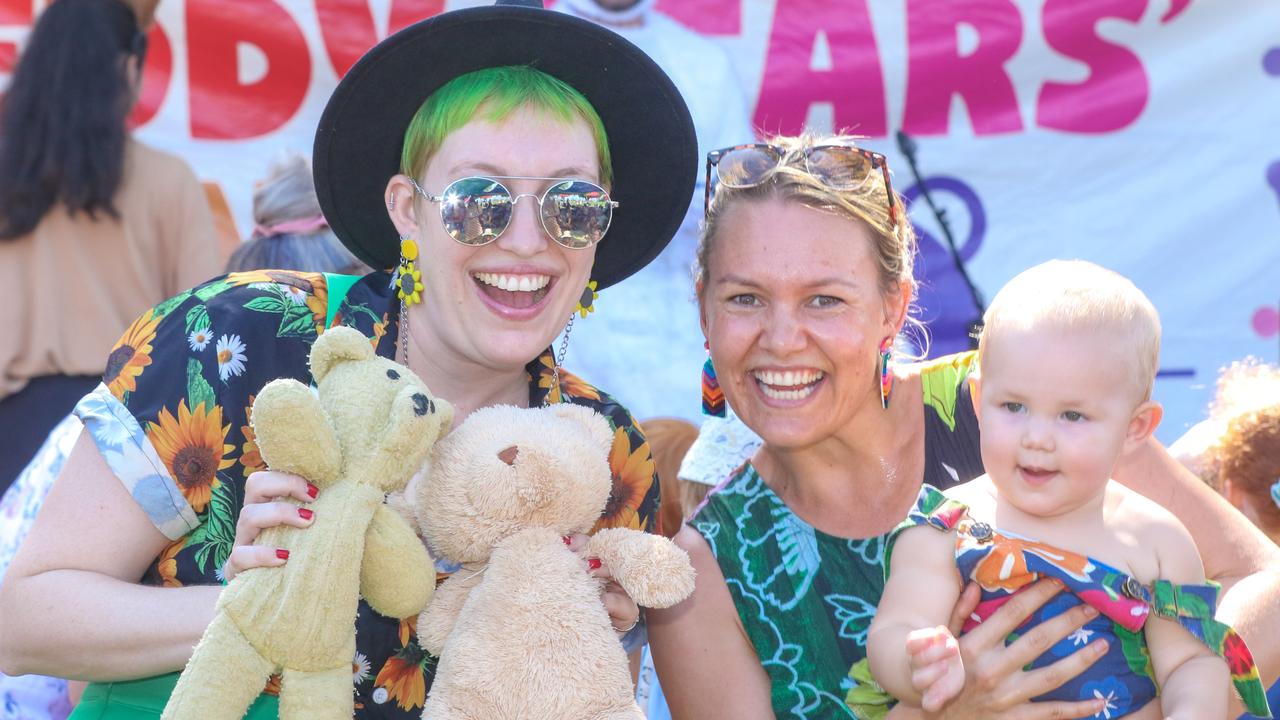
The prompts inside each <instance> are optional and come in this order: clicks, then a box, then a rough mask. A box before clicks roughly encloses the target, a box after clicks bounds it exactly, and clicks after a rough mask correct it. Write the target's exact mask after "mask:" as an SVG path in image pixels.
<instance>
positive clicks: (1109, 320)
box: [978, 260, 1160, 402]
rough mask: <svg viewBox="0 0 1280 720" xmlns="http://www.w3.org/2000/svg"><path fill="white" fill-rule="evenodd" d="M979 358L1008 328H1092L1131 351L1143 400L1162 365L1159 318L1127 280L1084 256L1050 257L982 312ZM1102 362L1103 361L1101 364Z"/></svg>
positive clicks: (1020, 276) (1002, 291) (1010, 284)
mask: <svg viewBox="0 0 1280 720" xmlns="http://www.w3.org/2000/svg"><path fill="white" fill-rule="evenodd" d="M982 322H983V329H982V336H981V338H980V339H979V341H978V358H979V361H978V362H979V366H981V362H982V357H983V355H984V354H985V352H986V351H987V348H988V347H989V345H990V343H991V342H992V338H996V337H999V334H1000V332H1001V331H1003V330H1008V329H1019V330H1026V329H1031V328H1035V329H1052V330H1089V331H1095V332H1102V333H1107V338H1108V342H1110V343H1112V344H1114V345H1118V346H1122V347H1123V349H1125V350H1127V352H1124V353H1123V355H1124V356H1125V357H1126V358H1129V359H1130V361H1131V362H1132V366H1131V375H1132V377H1133V381H1134V387H1135V388H1136V389H1138V390H1139V393H1138V395H1139V400H1138V402H1145V401H1147V400H1149V399H1150V398H1151V389H1152V385H1153V384H1154V383H1155V377H1156V370H1157V369H1158V368H1159V365H1160V316H1159V315H1158V314H1157V313H1156V309H1155V306H1154V305H1152V304H1151V301H1150V300H1148V299H1147V296H1146V295H1145V294H1143V292H1142V291H1141V290H1139V289H1138V288H1137V286H1136V285H1134V284H1133V282H1131V281H1130V280H1129V279H1128V278H1126V277H1124V276H1123V275H1121V274H1119V273H1117V272H1114V271H1112V270H1108V269H1106V268H1104V267H1101V266H1099V265H1095V264H1093V263H1091V262H1087V261H1084V260H1050V261H1048V262H1045V263H1041V264H1039V265H1036V266H1035V267H1033V268H1031V269H1029V270H1026V271H1024V272H1022V273H1019V274H1018V275H1017V276H1015V277H1014V278H1013V279H1012V280H1010V281H1009V282H1008V284H1006V285H1005V286H1004V287H1003V288H1001V289H1000V292H998V293H996V297H995V299H994V300H992V301H991V306H990V307H988V308H987V312H986V314H985V315H983V316H982ZM1101 361H1102V360H1099V362H1101Z"/></svg>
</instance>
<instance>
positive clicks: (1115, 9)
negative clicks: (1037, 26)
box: [1036, 0, 1150, 133]
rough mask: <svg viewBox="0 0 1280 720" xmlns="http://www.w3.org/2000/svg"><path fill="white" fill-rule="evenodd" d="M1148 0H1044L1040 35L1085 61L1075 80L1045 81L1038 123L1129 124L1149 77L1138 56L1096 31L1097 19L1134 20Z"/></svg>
mask: <svg viewBox="0 0 1280 720" xmlns="http://www.w3.org/2000/svg"><path fill="white" fill-rule="evenodd" d="M1146 9H1147V0H1045V4H1044V12H1043V24H1044V37H1045V40H1047V41H1048V43H1049V46H1050V47H1052V48H1053V49H1054V50H1056V51H1058V52H1060V53H1062V54H1063V55H1066V56H1067V57H1069V58H1072V59H1075V60H1079V61H1080V62H1083V63H1084V64H1086V65H1088V66H1089V77H1087V78H1085V80H1084V81H1083V82H1079V83H1059V82H1046V83H1045V84H1044V87H1042V88H1040V97H1039V99H1038V100H1037V101H1036V122H1037V124H1039V125H1040V126H1041V127H1046V128H1051V129H1053V130H1063V131H1065V132H1076V133H1107V132H1115V131H1116V130H1120V129H1123V128H1125V127H1127V126H1129V125H1131V124H1132V123H1133V122H1134V121H1136V120H1137V119H1138V116H1139V115H1141V114H1142V110H1143V108H1145V107H1146V106H1147V98H1148V96H1149V94H1150V83H1149V82H1148V80H1147V72H1146V69H1145V68H1143V67H1142V60H1141V59H1140V58H1139V57H1138V56H1137V55H1135V54H1134V53H1133V52H1132V51H1131V50H1129V49H1128V48H1124V47H1120V46H1119V45H1113V44H1112V43H1109V42H1107V41H1105V40H1103V39H1102V38H1100V37H1099V36H1098V33H1097V25H1098V21H1099V20H1102V19H1104V18H1119V19H1121V20H1128V21H1129V22H1137V21H1138V20H1139V19H1141V18H1142V15H1143V13H1144V12H1145V11H1146Z"/></svg>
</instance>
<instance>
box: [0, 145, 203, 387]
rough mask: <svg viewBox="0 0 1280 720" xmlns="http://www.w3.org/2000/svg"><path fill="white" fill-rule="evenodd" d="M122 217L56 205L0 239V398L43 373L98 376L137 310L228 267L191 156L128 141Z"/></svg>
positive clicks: (119, 197) (120, 196) (120, 201)
mask: <svg viewBox="0 0 1280 720" xmlns="http://www.w3.org/2000/svg"><path fill="white" fill-rule="evenodd" d="M115 205H116V209H117V210H119V212H120V219H119V220H114V219H112V218H111V217H110V216H108V215H105V214H103V213H98V218H97V220H91V219H90V218H89V217H88V215H86V214H85V213H77V214H76V215H75V216H74V217H72V216H70V215H68V213H67V212H66V211H65V210H64V209H62V208H61V207H57V208H54V209H53V210H50V211H49V213H48V214H47V215H46V216H45V217H44V219H43V220H41V221H40V224H39V225H38V226H36V229H35V230H33V231H32V232H31V233H30V234H29V235H27V236H25V237H22V238H18V239H17V240H13V241H8V242H6V241H2V240H0V398H4V397H7V396H9V395H11V394H13V393H15V392H17V391H18V390H21V389H22V388H23V386H25V385H26V384H27V382H28V381H29V380H30V379H32V378H35V377H39V376H41V375H54V374H62V375H98V374H101V373H102V371H103V369H104V368H105V367H106V361H107V355H108V354H109V353H110V352H111V348H112V346H114V345H115V343H116V341H117V340H118V339H119V338H120V336H121V334H122V333H123V332H124V331H125V329H126V328H127V327H128V326H129V323H131V322H133V320H134V319H135V318H137V317H138V316H139V315H141V314H142V313H143V312H145V311H146V310H147V308H150V307H151V306H153V305H156V304H158V303H160V302H161V301H162V300H164V299H165V298H168V297H170V296H172V295H176V294H177V293H179V292H181V291H182V290H185V289H187V288H189V287H191V286H193V285H196V284H197V283H199V282H201V281H203V280H206V279H208V278H210V277H213V276H214V275H217V274H219V273H220V272H222V266H221V259H220V255H219V251H218V240H217V236H216V234H215V231H214V225H213V218H212V216H211V215H210V212H209V205H208V203H207V202H206V200H205V196H204V191H203V189H202V188H201V187H200V183H199V182H198V181H197V180H196V177H195V174H194V173H193V172H192V171H191V168H189V167H188V166H187V165H186V163H184V162H183V161H182V160H180V159H178V158H177V157H176V156H174V155H170V154H168V153H165V152H161V151H159V150H155V149H153V148H149V147H147V146H145V145H143V144H142V143H139V142H136V141H130V142H129V144H128V146H127V148H126V150H125V169H124V177H123V181H122V183H121V188H120V190H119V192H118V194H117V197H116V202H115Z"/></svg>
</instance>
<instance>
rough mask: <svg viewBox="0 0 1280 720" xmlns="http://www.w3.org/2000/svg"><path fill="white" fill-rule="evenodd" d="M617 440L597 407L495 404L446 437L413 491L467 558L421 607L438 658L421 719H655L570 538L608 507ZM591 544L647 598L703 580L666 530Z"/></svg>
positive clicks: (430, 526) (439, 546)
mask: <svg viewBox="0 0 1280 720" xmlns="http://www.w3.org/2000/svg"><path fill="white" fill-rule="evenodd" d="M612 440H613V431H612V430H611V429H610V427H609V422H608V421H607V420H605V418H604V417H603V416H601V415H599V414H597V413H596V412H594V411H592V410H590V409H588V408H584V407H579V406H576V405H570V404H560V405H553V406H550V407H542V408H532V409H520V408H515V407H509V406H498V407H490V408H485V409H482V410H477V411H476V412H475V413H473V414H472V415H471V416H470V417H468V418H467V420H466V421H465V422H463V423H462V424H461V425H460V426H459V427H457V428H455V429H454V430H453V432H451V433H450V434H449V435H447V436H445V438H443V439H442V440H441V441H440V443H439V444H438V445H437V446H436V449H435V451H434V452H433V453H432V456H431V460H430V465H429V468H428V470H427V472H425V473H424V474H423V475H422V476H420V482H419V483H417V486H416V488H414V489H413V492H414V496H413V498H412V501H413V504H414V506H415V508H416V510H417V516H418V522H419V527H420V529H421V530H422V532H423V537H425V538H426V539H427V543H428V545H429V547H431V549H432V551H433V552H434V553H437V554H439V555H440V556H442V557H445V558H448V559H450V560H453V561H455V562H461V563H463V568H462V569H461V570H459V571H458V572H456V573H454V574H453V575H451V576H450V577H449V578H448V579H447V580H446V581H445V582H444V584H442V585H441V586H440V587H439V588H438V589H437V590H436V595H435V598H434V599H433V600H432V602H431V605H430V606H429V607H428V608H427V609H426V610H425V611H424V612H423V613H422V614H421V615H419V616H418V641H419V643H420V644H421V645H422V647H423V648H424V649H426V650H427V651H428V652H431V653H432V654H434V655H437V656H439V657H440V664H439V666H438V667H437V669H436V676H435V680H434V681H433V682H432V685H431V692H430V694H429V695H428V696H427V702H426V706H425V707H424V708H423V713H422V717H423V718H429V720H455V719H459V718H467V719H469V720H516V719H517V718H529V719H530V720H587V719H588V718H591V719H592V720H597V719H599V720H606V719H611V718H618V719H619V720H621V719H622V718H626V720H642V719H643V718H644V714H643V713H642V712H641V711H640V708H639V707H638V706H637V705H636V702H635V699H634V697H633V690H632V685H631V674H630V671H629V670H628V666H627V657H626V654H625V653H624V652H623V650H622V644H621V643H620V642H619V639H618V634H617V633H616V632H615V631H614V629H613V625H612V624H611V622H610V620H609V615H608V614H607V613H606V612H605V609H604V605H603V603H602V602H601V599H600V593H601V589H602V583H601V581H600V580H599V579H598V578H594V577H592V576H591V575H590V574H589V572H588V569H587V564H586V562H584V561H583V560H582V559H581V558H580V557H579V556H577V555H575V554H574V553H573V552H571V551H570V550H569V548H568V547H566V545H565V542H564V540H563V536H565V535H569V534H571V533H582V532H586V531H588V530H589V529H590V528H591V527H592V526H593V525H594V524H595V522H596V520H597V519H599V517H600V513H601V512H602V511H603V510H604V507H605V503H606V501H607V500H608V498H609V492H610V489H611V487H612V474H611V472H610V470H609V448H610V445H611V444H612ZM584 556H586V557H598V558H600V559H601V560H602V561H604V563H606V564H607V565H608V567H609V569H610V570H611V571H612V573H613V577H614V579H615V580H616V581H617V582H618V584H620V585H621V586H622V587H623V589H625V590H626V591H627V593H628V594H630V595H631V597H632V598H634V599H635V600H636V602H637V603H639V604H640V605H643V606H647V607H659V608H662V607H669V606H671V605H674V604H675V603H677V602H679V601H681V600H683V599H684V598H685V597H687V596H688V595H689V594H690V593H691V592H693V567H692V566H691V565H690V564H689V557H688V556H687V555H686V554H685V553H684V552H683V551H682V550H680V549H679V548H677V547H676V546H675V545H674V544H672V543H671V542H670V541H668V540H667V539H665V538H663V537H660V536H656V535H649V534H646V533H642V532H638V531H636V530H630V529H625V528H614V529H607V530H602V531H600V532H598V533H596V534H595V536H593V537H592V538H591V541H590V543H589V545H588V547H587V550H586V552H585V553H584Z"/></svg>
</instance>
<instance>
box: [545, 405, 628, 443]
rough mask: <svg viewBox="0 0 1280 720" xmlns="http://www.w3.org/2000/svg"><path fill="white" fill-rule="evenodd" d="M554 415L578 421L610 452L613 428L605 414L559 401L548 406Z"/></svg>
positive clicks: (593, 438)
mask: <svg viewBox="0 0 1280 720" xmlns="http://www.w3.org/2000/svg"><path fill="white" fill-rule="evenodd" d="M547 409H548V410H549V411H550V412H551V413H552V414H553V415H555V416H557V417H561V418H564V419H565V420H572V421H573V422H576V423H578V424H579V425H581V426H582V427H583V428H585V429H586V430H587V432H589V433H590V434H591V439H592V440H594V441H595V442H596V443H597V444H598V445H600V446H601V447H603V448H604V451H605V452H609V448H611V447H612V446H613V428H612V426H610V425H609V421H608V420H607V419H605V417H604V416H603V415H601V414H600V413H598V412H596V411H595V410H592V409H591V408H588V407H583V406H581V405H574V404H573V403H557V404H555V405H551V406H548V408H547Z"/></svg>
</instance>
